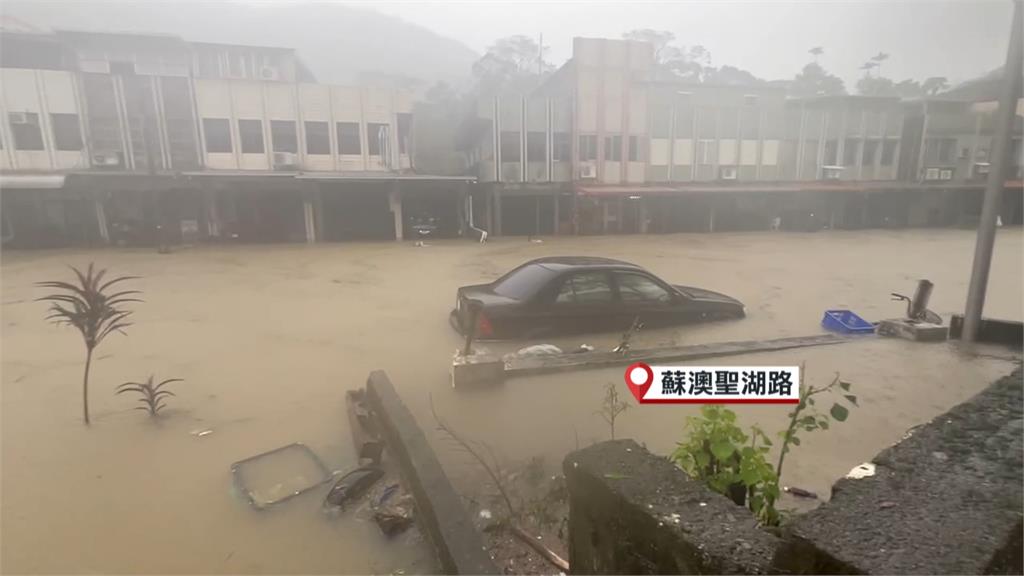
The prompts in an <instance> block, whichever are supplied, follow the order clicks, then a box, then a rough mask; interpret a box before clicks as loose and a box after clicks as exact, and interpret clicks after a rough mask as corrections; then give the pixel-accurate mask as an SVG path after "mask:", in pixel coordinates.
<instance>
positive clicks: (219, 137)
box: [203, 118, 231, 154]
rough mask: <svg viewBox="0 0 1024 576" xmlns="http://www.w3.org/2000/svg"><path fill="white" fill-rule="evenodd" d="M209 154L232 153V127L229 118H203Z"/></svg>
mask: <svg viewBox="0 0 1024 576" xmlns="http://www.w3.org/2000/svg"><path fill="white" fill-rule="evenodd" d="M203 134H204V135H205V136H206V152H207V154H220V153H224V152H231V125H230V124H229V123H228V119H227V118H203Z"/></svg>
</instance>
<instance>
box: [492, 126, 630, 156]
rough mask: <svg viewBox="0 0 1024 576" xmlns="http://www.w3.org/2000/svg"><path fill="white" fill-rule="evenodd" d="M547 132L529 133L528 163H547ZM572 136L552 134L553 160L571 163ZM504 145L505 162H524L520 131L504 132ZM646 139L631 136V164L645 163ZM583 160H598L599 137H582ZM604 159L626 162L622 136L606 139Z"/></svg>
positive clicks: (607, 137) (502, 135) (502, 139)
mask: <svg viewBox="0 0 1024 576" xmlns="http://www.w3.org/2000/svg"><path fill="white" fill-rule="evenodd" d="M545 136H546V135H545V133H544V132H527V133H526V160H527V162H544V161H546V160H547V138H546V137H545ZM569 138H570V136H569V134H567V133H565V132H555V133H554V134H552V138H551V146H552V150H551V152H552V155H551V156H552V159H553V160H554V161H555V162H568V161H570V160H572V148H571V146H570V143H571V141H570V139H569ZM499 144H500V146H501V161H502V162H520V161H522V151H521V150H520V148H519V146H520V141H519V132H511V131H503V132H502V133H501V137H500V139H499ZM642 144H643V139H642V138H641V137H640V136H630V137H629V149H628V151H627V157H628V158H629V161H630V162H643V161H644V154H643V148H642ZM579 149H580V160H597V135H596V134H581V135H580V136H579ZM604 159H605V160H609V161H612V162H620V161H622V136H621V135H619V134H616V135H613V136H605V138H604Z"/></svg>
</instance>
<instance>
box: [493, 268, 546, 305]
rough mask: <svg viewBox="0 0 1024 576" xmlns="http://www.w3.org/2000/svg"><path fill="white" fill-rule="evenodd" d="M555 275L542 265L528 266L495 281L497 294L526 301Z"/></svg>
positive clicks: (494, 288)
mask: <svg viewBox="0 0 1024 576" xmlns="http://www.w3.org/2000/svg"><path fill="white" fill-rule="evenodd" d="M554 275H555V273H554V272H552V271H551V269H550V268H545V267H544V266H541V265H540V264H526V265H525V266H520V267H519V268H516V269H515V270H512V271H511V272H509V273H508V274H505V275H504V276H502V277H501V278H498V279H497V280H495V281H494V287H493V288H492V289H493V290H494V293H495V294H498V295H500V296H504V297H506V298H513V299H515V300H526V299H528V298H529V297H531V296H533V295H534V294H536V293H537V291H539V290H540V289H541V288H543V287H544V286H546V285H547V283H548V281H549V280H551V277H552V276H554Z"/></svg>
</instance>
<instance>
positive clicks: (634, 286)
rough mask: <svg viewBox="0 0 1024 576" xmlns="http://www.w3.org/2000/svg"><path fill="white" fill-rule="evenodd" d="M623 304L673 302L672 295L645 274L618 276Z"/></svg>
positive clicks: (616, 277)
mask: <svg viewBox="0 0 1024 576" xmlns="http://www.w3.org/2000/svg"><path fill="white" fill-rule="evenodd" d="M615 279H616V280H617V281H618V283H619V296H620V297H621V298H622V301H623V302H626V303H631V302H634V303H638V302H662V303H666V302H671V301H672V294H670V293H669V291H668V290H665V289H664V288H662V287H661V286H659V285H658V284H657V283H656V282H655V281H654V280H651V279H650V278H648V277H647V276H644V275H643V274H622V273H619V274H616V275H615Z"/></svg>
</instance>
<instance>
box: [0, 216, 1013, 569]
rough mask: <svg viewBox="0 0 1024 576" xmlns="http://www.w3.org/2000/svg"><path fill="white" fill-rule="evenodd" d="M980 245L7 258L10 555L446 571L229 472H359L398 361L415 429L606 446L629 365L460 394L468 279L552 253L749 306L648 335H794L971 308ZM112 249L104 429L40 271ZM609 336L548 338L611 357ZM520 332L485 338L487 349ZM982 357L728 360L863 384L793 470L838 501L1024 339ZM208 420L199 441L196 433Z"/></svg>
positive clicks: (766, 423)
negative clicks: (251, 460)
mask: <svg viewBox="0 0 1024 576" xmlns="http://www.w3.org/2000/svg"><path fill="white" fill-rule="evenodd" d="M974 239H975V235H974V232H973V231H965V230H899V231H860V232H822V233H818V234H799V233H774V234H773V233H749V234H711V235H708V234H693V235H689V234H687V235H669V236H632V237H628V236H627V237H608V236H605V237H558V238H545V239H544V241H543V242H542V243H533V242H528V241H527V240H526V239H525V238H503V239H498V240H496V241H492V242H490V243H488V244H484V245H479V244H475V243H471V242H466V241H438V242H434V243H431V245H429V246H427V247H423V248H416V247H413V246H412V245H411V244H409V243H405V244H398V243H378V244H320V245H313V246H306V245H274V246H225V247H197V248H190V249H180V250H178V251H176V252H174V253H172V254H169V255H158V254H156V253H155V251H154V250H141V249H140V250H103V251H40V252H15V253H10V252H9V253H5V254H4V255H3V264H2V283H3V286H2V328H3V333H2V336H3V339H2V388H0V403H2V410H0V416H2V429H0V432H2V472H0V480H2V518H0V520H2V525H3V534H2V538H0V543H2V544H0V546H2V548H0V557H2V562H3V563H2V566H0V568H2V570H3V571H4V572H16V573H39V572H44V573H80V572H113V573H128V572H131V573H338V572H342V573H377V574H380V573H385V574H386V573H392V572H394V571H397V570H402V571H404V572H405V573H406V574H411V573H417V572H430V571H433V570H434V569H435V568H434V564H433V560H432V559H431V557H430V551H429V549H428V547H427V545H426V544H425V543H424V542H422V541H420V540H418V539H416V538H415V534H408V535H406V536H407V537H406V538H402V539H400V540H399V541H398V542H389V541H388V540H386V539H385V538H384V537H383V536H381V535H380V532H379V530H378V529H377V527H376V525H375V524H374V523H373V521H372V520H370V519H369V515H368V514H367V512H366V510H359V509H355V508H353V509H352V510H349V511H348V512H347V513H346V514H344V515H342V516H341V517H339V518H330V517H327V516H325V515H323V514H322V513H321V512H320V510H319V507H320V501H321V499H322V498H323V495H324V493H325V492H326V487H324V488H321V489H318V490H315V491H313V492H311V493H309V494H305V495H303V496H300V497H298V498H296V499H295V500H292V501H289V502H287V503H285V504H282V505H281V506H279V507H277V508H275V509H272V510H268V511H263V512H257V511H255V510H252V509H251V508H250V507H249V506H248V505H247V504H246V503H245V501H244V500H243V499H242V498H241V497H240V496H239V495H237V494H235V493H233V491H232V488H231V475H230V471H229V467H230V465H231V464H232V463H233V462H235V461H238V460H241V459H244V458H247V457H249V456H253V455H255V454H258V453H260V452H264V451H266V450H270V449H273V448H276V447H279V446H283V445H285V444H289V443H292V442H302V443H305V444H307V445H308V446H309V447H311V448H312V449H313V450H314V451H315V452H316V453H317V454H318V455H319V456H320V458H321V459H323V461H324V462H325V463H326V464H327V466H328V467H329V468H331V469H333V470H344V469H348V468H351V467H353V466H354V465H355V461H356V459H355V454H354V450H353V447H352V444H351V441H350V438H349V428H348V422H347V420H346V417H345V405H344V392H345V390H348V389H353V388H357V387H360V386H362V384H363V383H364V382H365V379H366V376H367V374H368V373H369V372H370V371H371V370H374V369H383V370H386V371H387V372H388V374H389V375H390V376H391V379H392V381H393V382H394V383H395V386H396V387H397V388H398V390H399V392H400V393H401V394H402V395H403V398H404V399H405V401H406V403H407V404H408V405H409V406H410V408H411V409H412V410H413V412H414V413H415V414H416V416H417V418H418V419H419V421H420V424H421V425H423V427H424V428H426V429H428V430H430V431H432V429H433V425H432V422H431V416H430V408H429V402H430V399H431V397H432V399H433V402H434V405H435V406H436V408H437V411H438V413H439V414H441V415H442V416H443V417H444V418H445V419H447V420H448V422H449V423H450V424H451V425H452V426H453V427H454V428H455V429H457V430H458V431H459V432H460V433H462V434H463V435H465V436H471V437H475V438H478V439H480V440H483V441H485V442H487V443H488V444H490V445H492V446H493V447H494V448H495V450H496V452H497V453H498V454H499V455H500V456H501V457H502V458H503V459H505V460H506V461H508V462H518V461H523V460H525V459H527V458H529V457H531V456H533V455H536V454H542V455H544V456H545V458H546V461H547V463H548V467H549V471H550V472H552V473H554V472H555V471H556V470H557V468H558V467H559V466H560V465H561V459H562V456H564V454H565V453H566V452H567V451H569V450H572V449H573V448H574V447H575V446H576V445H577V442H578V443H579V444H580V445H586V444H589V443H590V442H593V441H595V440H601V439H605V438H606V437H607V434H608V431H607V426H606V425H605V424H604V422H603V421H602V420H601V418H600V417H599V416H597V415H595V411H596V410H597V409H598V408H599V404H600V401H601V397H602V389H601V388H602V386H603V384H604V383H606V382H610V381H611V382H616V383H621V382H622V370H621V369H614V370H599V371H588V372H577V373H570V374H564V375H556V376H544V377H534V378H523V379H514V380H510V381H509V382H507V383H506V384H505V385H503V386H501V387H498V388H495V389H490V390H477V391H462V390H458V391H456V390H453V389H452V388H451V387H450V385H449V380H448V378H449V377H448V367H449V365H450V360H451V356H452V353H453V351H454V350H455V349H456V348H457V347H459V346H460V343H461V342H460V338H459V337H458V335H457V334H456V333H455V332H454V331H452V330H451V328H450V327H449V326H448V320H447V314H448V311H449V310H450V309H451V307H452V305H453V304H454V297H455V288H456V287H457V286H459V285H463V284H474V283H480V282H484V281H489V280H491V279H493V278H496V277H497V276H499V275H500V274H502V273H504V272H505V271H507V270H508V269H509V268H511V267H513V266H515V265H517V264H520V263H522V262H523V261H525V260H528V259H531V258H536V257H540V256H550V255H568V254H578V255H594V256H607V257H612V258H621V259H625V260H628V261H632V262H635V263H637V264H640V265H643V266H645V267H647V268H648V269H649V270H651V271H652V272H654V273H655V274H657V275H659V276H661V277H662V278H664V279H666V280H668V281H670V282H674V283H679V284H689V285H693V286H699V287H702V288H708V289H712V290H717V291H722V292H725V293H727V294H729V295H731V296H734V297H736V298H738V299H740V300H742V301H743V302H744V303H745V304H746V306H747V314H748V317H747V318H746V319H744V320H741V321H736V322H724V323H719V324H710V325H705V326H697V327H683V328H676V329H671V330H659V331H653V332H647V333H644V332H641V334H640V335H638V336H637V337H636V338H635V340H634V344H633V345H634V347H636V348H639V347H645V346H651V345H661V344H667V343H680V344H698V343H706V342H715V341H727V340H747V339H757V338H775V337H782V336H803V335H809V334H816V333H819V332H820V331H821V328H820V326H819V322H820V319H821V315H822V312H823V311H824V310H825V309H827V308H850V309H852V310H854V311H856V312H857V313H859V314H860V315H861V316H863V317H865V318H867V319H869V320H879V319H882V318H886V317H896V316H901V315H902V313H903V310H904V304H903V303H900V302H891V301H890V300H889V293H890V292H901V293H907V294H912V293H913V290H914V287H915V285H916V282H917V280H918V279H920V278H928V279H930V280H931V281H932V282H934V283H935V290H934V292H933V295H932V298H931V305H930V308H931V309H933V310H935V311H936V312H938V313H940V314H942V315H943V316H944V317H945V318H947V321H948V315H949V314H950V313H954V312H959V311H961V310H962V308H963V304H964V299H965V296H966V291H967V282H968V278H969V273H970V263H971V258H972V256H973V251H974ZM1022 260H1024V235H1022V230H1021V229H1020V228H1012V229H1004V230H1001V231H1000V232H999V236H998V238H997V243H996V250H995V256H994V261H993V265H992V276H991V279H990V282H989V291H988V299H987V304H986V307H985V315H986V316H992V317H999V318H1008V319H1015V320H1020V319H1021V318H1022V317H1024V310H1022V307H1024V303H1022V296H1021V295H1022V293H1024V288H1022V275H1024V270H1022ZM90 261H95V262H96V264H97V265H98V266H100V267H105V268H109V269H110V271H111V273H114V274H131V275H137V276H140V277H141V279H139V280H137V281H135V282H134V286H133V287H135V288H138V289H140V290H142V291H143V296H142V298H143V299H144V300H145V302H143V303H139V304H136V305H135V306H134V310H135V314H134V316H133V319H134V322H135V325H133V326H131V327H130V328H129V329H128V336H121V335H113V336H111V337H110V338H108V339H107V340H106V341H105V342H104V343H103V344H102V345H101V346H100V347H99V348H98V349H97V352H96V357H95V359H94V362H93V370H92V376H91V390H90V404H91V408H92V416H93V423H92V425H91V426H90V427H86V426H85V425H84V424H83V423H82V421H81V375H82V363H83V361H84V350H83V346H82V342H81V339H80V336H79V335H78V333H77V332H76V331H75V330H73V329H71V328H66V327H55V326H52V325H50V324H47V323H46V322H45V321H44V319H43V318H44V316H45V310H46V305H45V304H43V303H39V302H35V301H34V299H35V298H38V297H39V296H41V295H43V292H42V291H40V290H39V289H38V288H36V287H35V286H34V285H33V283H35V282H38V281H43V280H51V279H68V276H69V275H70V271H69V270H68V269H67V268H66V267H65V265H66V264H72V265H75V266H79V267H84V266H87V265H88V263H89V262H90ZM617 338H618V335H615V334H605V335H597V336H584V337H577V338H571V339H559V340H555V341H553V343H555V344H559V345H562V346H575V345H577V344H580V343H584V342H585V343H588V344H591V345H594V346H596V347H598V348H599V349H600V348H610V347H611V346H613V345H614V344H613V343H614V342H615V341H616V340H617ZM524 345H525V344H523V343H521V342H516V343H493V344H490V343H488V344H485V346H486V347H487V348H489V349H490V350H491V351H493V352H501V353H503V352H507V351H511V350H515V349H517V348H519V347H522V346H524ZM982 352H984V354H981V355H974V354H968V353H967V352H965V351H962V350H961V349H960V346H959V345H957V344H953V343H942V344H915V343H910V342H906V341H902V340H889V339H885V340H883V339H873V338H872V339H868V340H865V341H863V342H857V343H850V344H843V345H838V346H825V347H818V348H807V349H801V350H792V351H786V352H778V353H770V354H758V355H751V356H746V357H736V358H726V359H719V360H716V361H715V363H718V364H746V363H750V364H755V363H756V364H799V363H801V362H806V368H807V377H808V378H810V379H811V381H812V382H815V383H821V384H824V383H827V381H829V380H830V379H831V377H832V376H833V374H834V373H835V372H837V371H838V372H840V373H841V374H842V376H843V378H844V379H845V380H849V381H851V382H853V386H854V388H853V393H854V394H856V395H857V396H858V397H859V399H860V408H859V409H855V410H853V411H852V412H851V415H850V418H849V420H848V421H847V422H846V423H843V424H838V425H835V426H834V427H833V428H832V429H831V430H830V431H827V432H818V433H815V434H810V435H806V436H805V437H804V443H803V445H802V446H800V447H799V448H797V449H795V451H794V452H792V453H791V454H790V455H789V456H788V457H787V461H786V471H785V474H784V477H783V479H782V483H783V484H792V485H797V486H800V487H803V488H806V489H810V490H813V491H815V492H817V493H819V494H821V495H823V496H827V494H828V489H829V486H830V485H831V483H832V481H833V480H834V479H836V478H837V477H838V476H840V475H842V474H844V473H846V472H847V471H848V470H849V469H850V468H851V467H853V466H855V465H856V464H859V463H861V462H863V461H865V460H867V459H869V458H871V457H872V456H873V455H874V454H875V453H876V452H878V451H879V450H880V449H882V448H883V447H885V446H887V445H889V444H891V443H893V442H896V441H898V440H899V439H900V437H901V436H902V435H903V433H904V432H905V431H906V429H908V428H910V427H912V426H915V425H918V424H921V423H924V422H926V421H928V420H930V419H931V418H933V417H934V416H936V415H938V414H940V413H942V412H943V411H945V410H947V409H949V408H950V407H952V406H954V405H956V404H957V403H959V402H961V401H963V400H965V399H967V398H968V397H970V396H972V395H973V394H975V393H977V392H978V391H980V390H981V389H983V388H984V387H985V386H986V385H987V384H988V383H989V382H991V381H992V380H993V379H995V378H996V377H998V376H1001V375H1003V374H1005V373H1007V372H1009V371H1010V369H1011V366H1012V362H1011V360H1010V358H1009V357H1010V356H1011V354H1010V352H1008V351H1007V350H1005V349H991V350H990V349H987V348H983V349H982ZM150 374H155V375H156V377H157V379H158V380H161V379H165V378H183V379H184V382H179V383H176V384H175V385H174V386H175V387H174V388H173V390H174V391H175V392H176V394H177V396H176V397H172V398H169V399H168V410H167V412H166V414H165V416H164V417H162V418H160V419H159V420H158V421H151V420H150V419H149V418H148V417H146V416H145V414H144V413H142V412H139V411H135V410H132V406H133V403H134V399H132V398H127V397H125V396H114V394H113V391H114V388H115V387H116V386H117V385H118V384H121V383H123V382H125V381H141V380H143V379H145V378H146V377H147V376H148V375H150ZM695 412H696V408H691V407H682V406H643V407H637V406H634V407H633V408H632V409H631V410H629V411H627V412H626V413H625V414H624V415H623V416H622V417H621V418H620V420H619V422H618V423H617V434H618V436H620V437H632V438H635V439H636V440H637V441H638V442H643V443H646V445H647V447H648V448H649V449H651V450H652V451H655V452H661V453H667V452H668V451H670V450H671V449H672V448H673V447H674V446H675V443H676V442H677V441H679V440H680V439H681V438H682V430H683V423H684V420H685V417H686V416H687V415H690V414H693V413H695ZM737 412H738V413H739V414H740V415H741V417H742V419H743V420H744V422H745V423H754V422H757V423H759V424H760V425H761V426H762V427H763V428H765V429H766V430H768V431H771V432H774V431H776V430H779V429H781V428H782V427H783V426H784V421H785V413H786V409H785V408H784V407H778V406H774V407H773V406H746V407H741V408H739V409H738V410H737ZM204 429H210V430H212V431H213V432H212V433H211V434H209V435H205V436H202V437H198V436H196V435H194V434H193V432H194V431H197V430H204ZM436 440H437V438H435V446H436V447H437V448H438V451H439V454H440V456H441V458H442V460H443V461H444V463H445V465H446V467H447V468H448V471H449V473H450V474H451V475H452V477H453V480H454V482H455V483H456V486H457V487H459V488H463V489H466V490H468V489H470V486H468V484H470V482H468V481H467V478H469V477H471V476H472V475H473V474H474V473H473V472H472V471H469V467H468V464H467V463H466V461H465V459H464V458H463V457H462V456H460V455H458V454H455V453H453V452H452V451H451V450H450V449H449V448H448V445H447V444H445V443H441V442H437V441H436Z"/></svg>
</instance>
